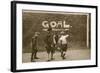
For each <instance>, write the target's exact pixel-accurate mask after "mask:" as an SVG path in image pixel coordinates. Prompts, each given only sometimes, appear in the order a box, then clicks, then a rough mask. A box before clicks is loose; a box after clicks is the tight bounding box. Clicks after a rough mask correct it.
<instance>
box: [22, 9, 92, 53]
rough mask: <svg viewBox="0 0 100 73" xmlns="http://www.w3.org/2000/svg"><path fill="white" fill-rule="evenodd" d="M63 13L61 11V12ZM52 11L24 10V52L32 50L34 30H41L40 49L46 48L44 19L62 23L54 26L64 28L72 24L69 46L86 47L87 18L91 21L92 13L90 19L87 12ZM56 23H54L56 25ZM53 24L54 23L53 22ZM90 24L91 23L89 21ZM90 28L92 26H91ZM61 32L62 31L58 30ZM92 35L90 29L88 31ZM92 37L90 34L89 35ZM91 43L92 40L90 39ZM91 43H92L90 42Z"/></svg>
mask: <svg viewBox="0 0 100 73" xmlns="http://www.w3.org/2000/svg"><path fill="white" fill-rule="evenodd" d="M60 13H61V12H60ZM60 13H59V12H58V13H50V12H44V13H43V12H32V11H31V12H27V11H24V10H23V13H22V26H23V28H22V30H23V32H22V39H23V40H22V41H23V42H22V43H23V52H30V51H31V38H32V36H33V35H34V32H36V31H38V32H40V36H39V39H40V40H39V50H40V51H44V50H45V48H44V47H45V43H44V38H45V36H46V31H43V29H44V27H43V25H42V24H43V21H47V22H46V24H50V23H52V21H54V23H55V24H56V25H57V24H59V23H61V24H62V27H61V26H58V27H57V26H56V27H54V28H57V29H62V28H64V27H63V25H64V24H66V25H70V26H72V28H69V30H68V34H69V35H70V36H71V37H69V39H68V41H69V46H70V48H75V49H82V48H86V44H87V43H86V41H87V20H89V21H90V14H88V15H89V19H87V15H86V14H87V13H86V14H85V13H81V14H80V13H79V14H78V13H77V14H75V13H64V14H63V13H62V14H60ZM55 24H54V25H55ZM52 25H53V24H52ZM89 26H90V23H89ZM89 29H90V27H89ZM58 32H60V31H58ZM88 34H89V35H90V30H89V31H88ZM89 39H90V36H89ZM89 43H90V40H89ZM89 45H90V44H89Z"/></svg>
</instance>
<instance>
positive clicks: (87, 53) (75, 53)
mask: <svg viewBox="0 0 100 73" xmlns="http://www.w3.org/2000/svg"><path fill="white" fill-rule="evenodd" d="M60 55H61V53H60V52H59V51H56V52H55V54H54V58H55V59H54V60H52V61H63V59H62V58H61V56H60ZM37 56H38V57H39V59H35V61H36V62H46V61H47V60H48V55H47V52H46V51H43V52H38V53H37ZM88 59H91V50H90V49H70V50H68V51H67V52H66V59H64V60H66V61H73V60H88ZM22 62H23V63H29V62H31V53H23V54H22Z"/></svg>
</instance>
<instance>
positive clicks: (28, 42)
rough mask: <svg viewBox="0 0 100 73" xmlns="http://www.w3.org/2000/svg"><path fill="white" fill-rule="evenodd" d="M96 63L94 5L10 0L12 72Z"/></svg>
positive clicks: (95, 17) (77, 66)
mask: <svg viewBox="0 0 100 73" xmlns="http://www.w3.org/2000/svg"><path fill="white" fill-rule="evenodd" d="M84 67H97V6H88V5H71V4H57V3H41V2H25V1H24V2H23V1H22V2H20V1H12V2H11V70H12V72H21V71H39V70H54V69H69V68H84Z"/></svg>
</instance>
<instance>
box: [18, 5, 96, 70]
mask: <svg viewBox="0 0 100 73" xmlns="http://www.w3.org/2000/svg"><path fill="white" fill-rule="evenodd" d="M22 9H25V10H47V11H55V10H56V11H62V12H76V13H77V12H82V13H83V12H85V13H91V32H92V33H91V39H92V40H91V60H81V61H63V62H62V61H59V62H36V63H22ZM16 11H17V15H16V16H17V24H16V25H17V31H16V33H17V41H16V42H17V48H16V49H17V51H16V52H17V55H16V59H17V70H21V69H38V68H52V67H71V66H84V65H95V63H96V62H95V58H96V54H95V53H96V48H95V47H96V45H95V43H96V42H95V41H96V39H95V38H96V36H95V33H96V32H95V30H96V29H95V28H96V21H95V19H96V18H95V15H96V14H95V13H96V12H95V9H93V8H81V7H67V6H66V7H63V6H62V7H60V6H45V5H31V4H30V5H28V4H17V10H16Z"/></svg>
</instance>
